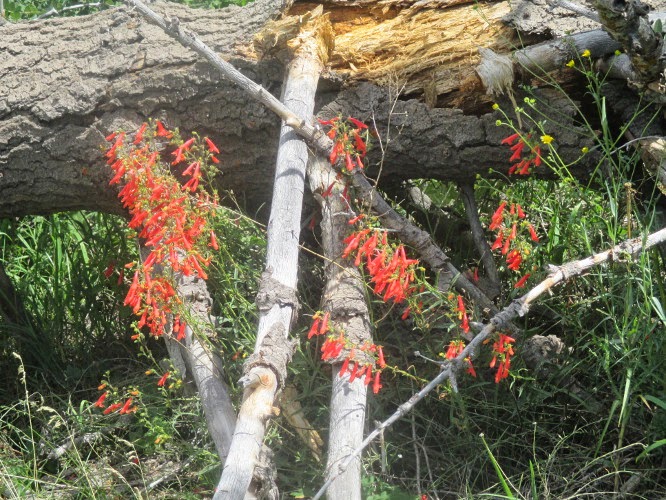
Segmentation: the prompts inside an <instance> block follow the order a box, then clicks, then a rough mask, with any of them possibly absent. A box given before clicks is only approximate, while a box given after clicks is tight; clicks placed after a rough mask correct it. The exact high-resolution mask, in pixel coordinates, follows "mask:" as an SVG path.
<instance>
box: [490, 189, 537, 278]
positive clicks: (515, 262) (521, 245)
mask: <svg viewBox="0 0 666 500" xmlns="http://www.w3.org/2000/svg"><path fill="white" fill-rule="evenodd" d="M507 205H508V203H507V202H506V201H503V202H502V203H500V205H499V207H498V208H497V210H495V213H494V214H493V215H492V218H491V221H490V226H488V229H490V230H491V231H497V238H496V239H495V242H494V243H493V244H492V246H491V247H490V249H491V250H500V251H501V253H502V255H504V256H506V264H507V267H508V268H509V269H511V270H512V271H519V270H520V267H521V265H522V264H523V261H524V257H525V256H527V255H529V253H530V249H529V248H528V246H529V245H527V244H525V242H523V241H521V240H519V239H517V236H518V228H519V227H521V228H524V227H526V228H527V230H528V232H529V235H530V239H531V240H532V241H533V242H534V243H538V242H539V237H538V236H537V234H536V231H535V230H534V226H532V224H530V223H529V222H528V221H526V220H525V217H526V215H525V212H524V211H523V209H522V207H521V206H520V205H518V204H514V203H512V204H511V205H510V207H509V210H508V211H507V210H506V207H507ZM509 228H511V229H509ZM529 277H530V274H529V273H526V274H525V275H523V276H522V277H521V278H520V279H519V280H518V282H517V283H516V284H515V285H514V288H521V287H523V286H525V283H526V282H527V280H528V279H529Z"/></svg>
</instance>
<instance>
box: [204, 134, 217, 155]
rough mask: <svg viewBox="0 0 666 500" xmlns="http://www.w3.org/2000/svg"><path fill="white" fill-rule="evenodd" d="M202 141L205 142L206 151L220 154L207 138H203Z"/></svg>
mask: <svg viewBox="0 0 666 500" xmlns="http://www.w3.org/2000/svg"><path fill="white" fill-rule="evenodd" d="M204 141H206V144H207V145H208V150H209V151H210V152H211V153H217V154H220V150H219V149H217V146H216V145H215V143H214V142H213V141H211V140H210V139H209V138H208V137H204Z"/></svg>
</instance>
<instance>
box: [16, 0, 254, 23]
mask: <svg viewBox="0 0 666 500" xmlns="http://www.w3.org/2000/svg"><path fill="white" fill-rule="evenodd" d="M173 1H174V2H175V3H182V4H184V5H188V6H190V7H194V8H208V9H220V8H223V7H228V6H229V5H240V6H243V5H247V4H248V3H249V2H251V1H252V0H173ZM121 3H122V2H121V1H120V0H4V7H5V15H6V17H7V19H9V20H10V21H20V20H24V19H34V18H36V17H39V16H42V15H45V14H47V13H50V12H51V11H52V10H55V11H56V12H54V13H53V14H49V15H59V16H68V17H70V16H82V15H86V14H92V13H94V12H97V11H99V10H104V9H107V8H109V7H113V6H115V5H119V4H121Z"/></svg>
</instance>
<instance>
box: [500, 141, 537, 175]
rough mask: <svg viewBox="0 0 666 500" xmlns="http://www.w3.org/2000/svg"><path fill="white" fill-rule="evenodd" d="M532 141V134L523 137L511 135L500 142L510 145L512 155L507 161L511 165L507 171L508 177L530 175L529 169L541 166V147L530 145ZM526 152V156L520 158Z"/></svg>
mask: <svg viewBox="0 0 666 500" xmlns="http://www.w3.org/2000/svg"><path fill="white" fill-rule="evenodd" d="M531 139H532V134H527V135H526V136H525V137H523V136H521V135H520V134H513V135H510V136H509V137H507V138H506V139H504V140H503V141H502V144H506V145H510V146H511V151H512V152H513V154H512V155H511V158H509V161H510V162H512V163H513V165H511V168H510V169H509V175H511V174H514V173H515V174H517V175H528V174H529V173H530V167H531V166H534V167H538V166H539V165H541V146H540V145H539V144H538V143H537V144H536V145H533V146H532V145H530V144H529V143H530V141H531ZM524 151H527V153H528V156H527V157H526V158H522V156H523V152H524Z"/></svg>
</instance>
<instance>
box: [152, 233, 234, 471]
mask: <svg viewBox="0 0 666 500" xmlns="http://www.w3.org/2000/svg"><path fill="white" fill-rule="evenodd" d="M149 252H150V249H149V248H148V247H145V246H141V256H142V258H145V257H146V256H147V255H148V253H149ZM162 272H163V269H162V266H161V265H160V266H156V267H155V268H154V270H153V274H160V273H162ZM175 288H176V293H177V294H178V297H181V299H182V301H183V307H184V309H185V311H186V312H185V314H184V316H185V317H186V318H188V321H187V323H188V324H187V327H186V330H185V338H184V339H183V340H182V341H178V340H176V338H175V337H174V335H173V331H172V329H173V323H172V322H168V323H167V325H165V334H164V342H165V343H166V347H167V351H168V353H169V357H170V358H171V361H172V363H173V365H174V367H175V368H176V369H177V370H178V372H179V374H180V376H181V377H182V378H183V379H184V380H185V381H190V382H194V384H195V386H196V388H197V391H198V393H199V397H200V400H201V405H202V406H203V410H204V416H205V417H206V424H207V426H208V432H209V434H210V437H211V439H212V440H213V443H214V445H215V450H216V451H217V454H218V456H219V457H220V460H224V459H225V457H226V456H227V454H228V452H229V446H230V445H231V437H232V435H233V432H234V426H235V424H236V411H235V410H234V407H233V404H232V402H231V395H230V391H229V387H228V386H227V384H226V383H225V381H224V380H223V378H222V377H223V368H222V361H221V360H220V358H219V356H217V354H215V353H214V352H211V350H210V349H209V348H207V347H206V344H205V340H203V339H205V338H208V337H210V336H211V335H212V334H213V331H212V325H211V321H210V316H209V310H210V306H211V305H212V303H213V300H212V298H211V296H210V293H209V292H208V288H207V287H206V282H205V281H204V280H202V279H201V278H199V277H198V276H183V275H182V274H181V275H179V276H178V277H177V282H176V287H175ZM190 325H192V326H194V328H195V329H196V332H195V331H193V329H192V327H191V326H190Z"/></svg>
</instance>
